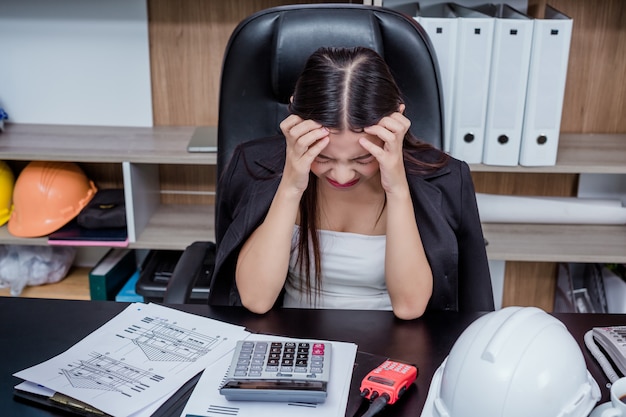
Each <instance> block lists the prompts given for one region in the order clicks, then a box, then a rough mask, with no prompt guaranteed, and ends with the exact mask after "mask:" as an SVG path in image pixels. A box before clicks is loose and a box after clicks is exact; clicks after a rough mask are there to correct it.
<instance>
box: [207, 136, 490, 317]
mask: <svg viewBox="0 0 626 417" xmlns="http://www.w3.org/2000/svg"><path fill="white" fill-rule="evenodd" d="M439 156H441V153H440V151H439V150H437V149H435V148H432V149H431V150H428V151H425V152H421V153H420V154H419V155H417V157H418V158H420V159H421V160H431V161H433V160H436V159H437V158H438V157H439ZM284 162H285V138H284V137H283V136H275V137H272V138H265V139H258V140H254V141H250V142H246V143H244V144H242V145H240V146H238V147H237V149H235V151H234V153H233V156H232V158H231V160H230V162H229V164H228V166H227V167H226V168H225V170H224V173H223V175H222V177H221V178H220V179H219V182H218V193H220V198H218V201H217V202H216V210H217V211H216V222H215V225H216V244H217V256H216V264H215V271H214V275H213V276H214V279H213V282H212V283H211V289H210V292H209V304H213V305H240V304H241V300H240V299H239V294H238V292H237V288H236V285H235V266H236V263H237V256H238V253H239V251H240V249H241V247H242V245H243V244H244V242H245V241H246V240H247V238H248V237H249V236H250V235H251V234H252V232H253V231H254V230H255V229H256V228H257V227H258V226H259V224H261V222H262V221H263V219H264V218H265V215H266V214H267V211H268V210H269V206H270V203H271V202H272V199H273V197H274V194H275V192H276V190H277V188H278V184H279V182H280V179H281V174H282V169H283V167H284ZM407 178H408V181H409V187H410V190H411V197H412V199H413V206H414V209H415V218H416V219H417V225H418V228H419V231H420V236H421V238H422V242H423V245H424V249H425V251H426V256H427V258H428V261H429V263H430V267H431V269H432V273H433V294H432V297H431V299H430V301H429V304H428V307H427V310H453V311H491V310H493V309H494V301H493V291H492V287H491V277H490V274H489V266H488V262H487V254H486V251H485V240H484V238H483V233H482V227H481V223H480V219H479V215H478V207H477V204H476V194H475V192H474V184H473V182H472V177H471V175H470V171H469V167H468V166H467V164H466V163H465V162H462V161H459V160H456V159H454V158H449V162H448V163H447V165H446V166H444V167H443V168H441V169H439V170H438V171H436V172H433V173H431V174H428V175H414V174H407Z"/></svg>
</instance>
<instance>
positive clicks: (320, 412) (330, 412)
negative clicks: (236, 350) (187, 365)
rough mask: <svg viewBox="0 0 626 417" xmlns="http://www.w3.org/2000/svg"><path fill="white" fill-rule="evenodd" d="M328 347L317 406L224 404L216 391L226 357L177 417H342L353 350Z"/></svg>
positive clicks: (258, 336) (201, 382)
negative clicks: (326, 374)
mask: <svg viewBox="0 0 626 417" xmlns="http://www.w3.org/2000/svg"><path fill="white" fill-rule="evenodd" d="M247 339H248V340H285V339H286V338H284V337H276V336H268V335H263V334H251V335H250V336H249V337H248V338H247ZM330 343H332V360H331V370H330V381H329V383H328V397H327V398H326V401H325V402H323V403H320V404H305V403H287V402H284V403H282V402H261V401H228V400H226V398H225V397H224V396H222V395H221V394H220V393H219V387H220V385H221V383H222V382H223V378H224V376H225V375H226V372H227V371H228V366H229V365H230V362H231V358H230V355H226V356H225V357H223V358H222V359H220V360H219V361H218V362H217V363H215V364H213V365H212V366H211V367H209V368H207V370H206V371H204V373H203V374H202V376H201V377H200V380H199V381H198V384H197V385H196V387H195V388H194V390H193V393H192V394H191V397H190V398H189V400H188V401H187V404H186V406H185V408H184V410H183V412H182V414H181V417H189V416H193V417H223V416H225V415H228V416H237V417H283V416H284V417H292V416H298V417H307V416H311V417H343V416H344V415H345V413H346V406H347V404H348V395H349V389H350V381H351V379H352V370H353V367H354V362H355V360H356V351H357V346H356V345H355V344H353V343H345V342H334V341H333V342H330Z"/></svg>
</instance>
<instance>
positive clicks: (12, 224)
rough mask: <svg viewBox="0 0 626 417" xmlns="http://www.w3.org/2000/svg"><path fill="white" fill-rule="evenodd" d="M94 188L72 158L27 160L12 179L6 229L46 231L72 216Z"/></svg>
mask: <svg viewBox="0 0 626 417" xmlns="http://www.w3.org/2000/svg"><path fill="white" fill-rule="evenodd" d="M96 191H97V189H96V186H95V185H94V183H93V181H90V180H89V179H88V178H87V176H86V175H85V173H84V172H83V170H82V169H81V168H80V167H79V166H78V165H76V164H75V163H73V162H45V161H33V162H30V163H29V164H28V165H26V167H25V168H24V169H23V170H22V172H21V173H20V174H19V176H18V177H17V181H15V188H14V190H13V213H12V214H11V218H10V219H9V224H8V228H9V233H11V234H12V235H14V236H18V237H39V236H45V235H48V234H50V233H52V232H54V231H56V230H58V229H60V228H61V227H63V226H64V225H65V224H67V223H68V222H69V221H70V220H72V219H73V218H74V217H76V216H77V215H78V213H80V211H81V210H82V209H83V208H84V207H85V206H86V205H87V203H89V201H91V199H92V198H93V196H94V195H95V194H96Z"/></svg>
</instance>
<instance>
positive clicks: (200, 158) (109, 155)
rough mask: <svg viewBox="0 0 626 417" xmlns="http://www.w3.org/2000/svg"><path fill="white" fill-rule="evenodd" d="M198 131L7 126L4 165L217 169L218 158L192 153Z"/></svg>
mask: <svg viewBox="0 0 626 417" xmlns="http://www.w3.org/2000/svg"><path fill="white" fill-rule="evenodd" d="M194 130H195V127H109V126H68V125H32V124H12V123H8V124H6V125H5V131H4V132H3V133H2V134H1V135H0V139H1V140H0V159H3V160H16V161H65V162H112V163H122V162H130V163H146V164H208V165H214V164H215V163H216V161H217V156H216V155H215V154H214V153H195V152H187V144H188V143H189V140H190V139H191V136H192V134H193V132H194Z"/></svg>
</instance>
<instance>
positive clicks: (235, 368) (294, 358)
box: [219, 339, 332, 403]
mask: <svg viewBox="0 0 626 417" xmlns="http://www.w3.org/2000/svg"><path fill="white" fill-rule="evenodd" d="M331 351H332V344H331V343H329V342H321V341H315V340H302V339H285V340H267V341H263V340H261V341H256V340H240V341H238V342H237V345H236V347H235V351H234V353H233V358H232V361H231V364H230V367H229V369H228V372H227V374H226V376H225V378H224V382H223V383H222V385H221V386H220V388H219V392H220V394H222V395H223V396H224V397H226V399H227V400H233V401H275V402H305V403H323V402H324V401H325V400H326V396H327V389H328V382H329V380H330V379H329V377H330V360H331Z"/></svg>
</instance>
